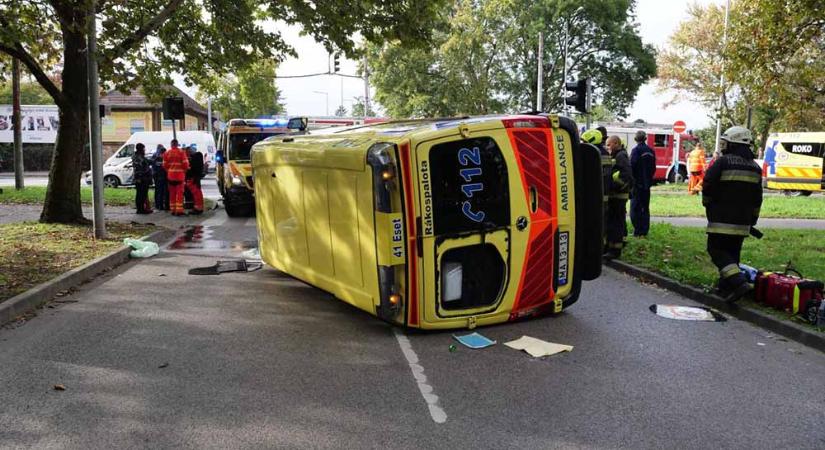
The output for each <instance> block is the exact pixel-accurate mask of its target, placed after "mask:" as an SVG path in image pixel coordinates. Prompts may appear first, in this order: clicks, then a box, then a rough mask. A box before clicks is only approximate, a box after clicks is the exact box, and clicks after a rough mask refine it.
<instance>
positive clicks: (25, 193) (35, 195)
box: [0, 186, 154, 206]
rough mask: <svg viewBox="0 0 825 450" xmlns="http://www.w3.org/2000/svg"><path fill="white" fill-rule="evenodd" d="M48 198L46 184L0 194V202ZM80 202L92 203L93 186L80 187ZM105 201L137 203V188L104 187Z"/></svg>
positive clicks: (110, 202) (152, 191)
mask: <svg viewBox="0 0 825 450" xmlns="http://www.w3.org/2000/svg"><path fill="white" fill-rule="evenodd" d="M153 198H154V190H153V189H149V199H150V200H152V199H153ZM45 199H46V187H45V186H31V187H27V188H24V189H23V190H20V191H18V190H16V189H14V188H4V189H3V193H2V194H0V204H2V203H13V204H43V200H45ZM80 202H81V203H83V204H84V205H91V204H92V188H91V187H88V186H82V187H81V188H80ZM103 202H104V204H106V205H107V206H134V204H135V190H134V189H104V190H103Z"/></svg>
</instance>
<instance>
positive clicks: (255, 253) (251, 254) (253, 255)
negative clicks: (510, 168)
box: [241, 247, 261, 261]
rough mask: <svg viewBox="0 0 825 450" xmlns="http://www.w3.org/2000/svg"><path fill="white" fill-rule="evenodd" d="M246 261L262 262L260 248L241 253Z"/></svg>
mask: <svg viewBox="0 0 825 450" xmlns="http://www.w3.org/2000/svg"><path fill="white" fill-rule="evenodd" d="M241 256H243V258H244V259H248V260H250V261H260V260H261V251H260V250H259V249H258V247H255V248H250V249H249V250H247V251H245V252H243V253H241Z"/></svg>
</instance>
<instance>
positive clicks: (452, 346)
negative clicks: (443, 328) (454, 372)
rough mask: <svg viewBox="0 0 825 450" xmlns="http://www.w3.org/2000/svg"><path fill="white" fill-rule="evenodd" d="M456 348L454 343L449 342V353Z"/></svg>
mask: <svg viewBox="0 0 825 450" xmlns="http://www.w3.org/2000/svg"><path fill="white" fill-rule="evenodd" d="M457 348H458V347H456V346H455V344H450V353H452V352H454V351H456V349H457Z"/></svg>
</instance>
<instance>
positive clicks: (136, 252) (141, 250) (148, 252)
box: [123, 238, 160, 258]
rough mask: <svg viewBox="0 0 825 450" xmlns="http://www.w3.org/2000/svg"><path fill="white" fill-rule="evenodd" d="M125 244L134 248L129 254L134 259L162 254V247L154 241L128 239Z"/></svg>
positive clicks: (124, 241)
mask: <svg viewBox="0 0 825 450" xmlns="http://www.w3.org/2000/svg"><path fill="white" fill-rule="evenodd" d="M123 243H124V244H126V245H128V246H129V247H132V248H133V250H132V252H131V253H129V256H131V257H132V258H149V257H151V256H155V255H157V254H158V253H160V247H159V246H158V244H156V243H154V242H152V241H141V240H140V239H132V238H126V239H124V240H123Z"/></svg>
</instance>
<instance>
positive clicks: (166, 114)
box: [163, 97, 184, 120]
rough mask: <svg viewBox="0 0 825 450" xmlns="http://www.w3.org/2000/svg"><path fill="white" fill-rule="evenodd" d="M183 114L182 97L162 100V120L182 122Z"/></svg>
mask: <svg viewBox="0 0 825 450" xmlns="http://www.w3.org/2000/svg"><path fill="white" fill-rule="evenodd" d="M183 114H184V113H183V97H166V98H164V99H163V120H182V119H183Z"/></svg>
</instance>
